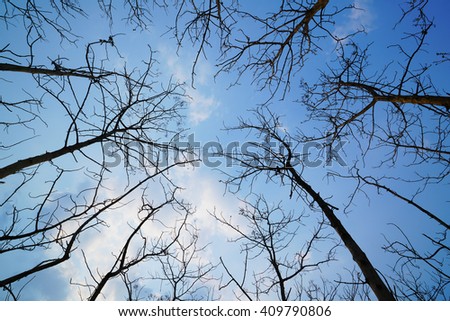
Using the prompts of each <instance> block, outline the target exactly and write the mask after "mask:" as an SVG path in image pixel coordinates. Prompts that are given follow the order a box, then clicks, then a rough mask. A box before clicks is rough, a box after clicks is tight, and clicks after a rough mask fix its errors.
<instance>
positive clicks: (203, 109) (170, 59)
mask: <svg viewBox="0 0 450 321" xmlns="http://www.w3.org/2000/svg"><path fill="white" fill-rule="evenodd" d="M159 52H160V53H161V57H162V58H161V59H163V63H165V65H166V66H167V69H168V74H170V75H172V76H173V78H174V80H175V81H177V82H179V83H184V84H186V87H185V90H186V95H187V96H188V97H189V98H188V100H187V103H188V116H189V120H190V121H191V123H192V124H193V125H197V124H199V123H201V122H203V121H205V120H207V119H208V118H209V117H210V116H211V115H212V113H213V111H214V110H215V108H216V107H217V106H218V105H219V103H218V101H217V99H216V98H215V97H214V94H212V93H211V88H210V87H209V86H208V85H209V84H210V82H211V81H213V78H214V77H213V75H212V69H211V66H210V65H209V64H208V62H206V61H198V63H197V65H196V70H195V79H194V81H195V88H194V87H192V86H191V85H192V77H191V73H192V65H191V62H192V61H194V59H193V57H191V56H192V54H193V53H189V52H183V53H178V54H176V53H175V51H174V50H173V49H172V50H171V48H169V47H167V46H161V47H160V49H159ZM186 57H188V58H186ZM186 62H187V63H186Z"/></svg>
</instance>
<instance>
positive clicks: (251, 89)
mask: <svg viewBox="0 0 450 321" xmlns="http://www.w3.org/2000/svg"><path fill="white" fill-rule="evenodd" d="M437 2H440V5H436V6H435V8H439V10H436V11H435V12H432V15H434V16H435V18H436V24H438V25H439V29H436V32H434V33H433V34H432V35H431V36H430V39H431V41H430V44H429V46H428V47H427V50H429V51H431V52H444V51H446V50H447V49H448V34H446V33H444V30H450V25H449V19H447V17H446V15H447V13H448V10H445V8H447V9H450V5H449V2H448V1H444V0H442V1H437ZM258 3H259V5H258V9H259V11H261V12H265V9H266V7H265V5H267V7H269V6H270V5H268V2H258ZM263 3H264V4H265V5H264V4H263ZM354 4H355V8H354V9H351V10H350V11H348V12H347V13H344V14H342V18H341V19H342V20H341V21H339V22H340V23H337V27H336V29H335V34H336V35H338V36H339V35H344V34H348V33H349V32H353V31H357V30H360V29H361V28H362V27H364V29H365V32H366V33H365V34H362V35H360V36H358V37H359V38H358V39H361V41H363V42H367V43H371V42H373V43H374V44H373V47H374V50H373V53H372V56H373V57H374V60H373V61H374V63H373V66H372V67H371V68H372V69H373V72H376V71H377V69H379V68H382V67H383V66H385V65H386V64H388V63H389V60H388V59H389V56H391V55H395V54H396V53H395V52H396V49H395V48H392V47H391V48H388V46H389V45H390V44H392V43H395V38H393V36H392V37H391V34H392V35H394V34H395V33H394V32H392V26H393V22H394V21H396V19H398V17H399V10H398V2H396V1H382V2H381V1H375V0H358V1H354ZM90 5H91V6H93V10H92V11H91V10H86V11H87V12H96V11H95V10H96V9H94V7H95V5H96V3H95V2H91V3H90ZM119 11H120V9H119ZM71 20H72V19H71ZM167 25H170V18H169V19H168V18H167V17H165V16H164V15H163V14H159V13H158V14H157V15H155V16H154V22H153V25H152V26H151V27H150V29H149V30H148V31H140V30H135V31H131V28H130V26H129V25H126V24H125V23H123V22H121V21H120V20H119V19H116V20H115V21H114V23H113V24H112V25H111V26H110V25H109V22H108V21H107V20H106V19H101V18H99V17H98V16H97V15H96V14H95V13H92V14H90V15H89V17H88V18H83V17H79V18H77V19H75V20H74V21H73V26H74V32H76V33H77V34H81V35H83V38H81V39H80V40H78V47H77V48H74V47H73V46H68V45H67V44H65V43H64V42H63V43H59V42H58V40H57V37H56V36H55V35H51V38H50V39H49V40H48V41H47V42H44V43H42V44H38V45H37V46H38V47H37V48H39V55H38V57H43V58H41V60H40V61H37V62H36V63H37V64H45V65H50V64H49V60H51V59H56V58H58V57H60V58H62V57H67V58H69V60H68V61H69V62H68V64H70V65H71V66H72V65H73V66H76V65H77V64H79V63H80V62H81V64H83V63H82V60H83V57H84V51H85V46H86V44H87V43H88V42H90V41H96V40H98V39H105V38H107V37H108V36H109V35H110V34H117V36H116V37H115V42H116V45H117V48H119V50H120V52H119V53H116V52H115V51H114V50H113V49H110V52H109V53H108V54H109V55H110V56H111V57H112V59H111V61H110V62H109V63H110V64H111V65H112V66H115V67H117V68H123V67H125V66H126V67H127V68H129V69H130V70H132V69H133V68H135V67H136V66H137V67H139V66H140V64H141V61H142V60H143V59H145V58H147V57H148V55H149V53H150V48H149V47H148V45H147V44H149V45H150V47H151V50H154V51H155V53H154V58H155V59H156V60H157V61H158V69H159V72H160V75H159V76H158V79H157V80H156V81H157V83H156V85H155V86H159V84H158V82H159V81H162V83H167V82H168V81H169V80H170V79H172V80H174V81H177V82H179V83H184V84H186V85H185V87H184V90H185V93H186V95H187V98H186V105H185V106H186V116H187V122H186V126H187V127H188V128H189V129H188V130H187V132H186V133H185V135H186V136H187V135H189V134H194V136H195V140H196V141H198V142H200V146H202V147H203V146H205V144H207V143H208V142H211V141H217V140H218V141H220V142H222V143H223V146H226V144H227V143H229V142H238V143H239V144H241V145H242V144H243V143H244V142H246V141H248V140H255V137H251V136H250V137H248V136H246V135H245V133H236V132H232V133H228V132H227V131H224V130H223V128H224V125H234V124H236V123H237V116H242V117H243V118H248V117H251V112H249V110H250V109H254V108H255V107H257V105H258V104H260V103H263V102H264V101H265V99H266V98H267V97H266V96H267V95H266V94H264V93H261V92H260V91H259V89H258V88H257V87H256V86H254V85H252V84H251V80H250V79H249V78H248V75H246V76H245V77H243V78H242V79H241V81H240V82H241V83H242V85H241V86H239V85H236V86H231V87H229V84H230V83H232V82H233V81H234V77H235V75H234V74H220V75H219V76H217V77H215V66H214V63H215V62H214V60H208V59H205V58H203V56H200V59H199V61H198V64H197V66H196V69H195V71H196V76H195V82H194V86H192V77H191V72H192V69H191V68H192V61H193V59H194V57H195V55H196V52H195V51H194V50H193V49H192V48H191V47H189V46H187V45H186V44H185V45H184V46H182V47H181V48H177V47H176V45H175V41H174V39H171V33H170V32H167ZM443 26H444V27H443ZM246 27H248V28H252V26H246ZM14 30H16V29H13V28H11V29H10V30H9V31H6V30H4V26H0V33H1V34H2V35H4V36H2V37H3V38H2V43H3V42H11V43H14V42H13V39H14V37H15V36H17V35H15V34H14V33H15V32H16V31H14ZM438 30H439V31H438ZM396 35H397V36H398V33H397V34H396ZM334 46H335V44H334V43H333V42H332V41H330V40H329V39H328V40H327V42H324V43H323V48H324V50H323V51H322V52H320V53H319V54H318V55H317V56H315V57H311V59H310V63H309V64H307V67H306V68H305V69H304V70H302V72H301V75H299V76H298V77H297V78H295V79H294V82H295V83H294V85H292V90H291V91H290V92H289V94H288V96H287V97H286V99H285V100H283V101H281V100H278V99H275V100H273V101H272V102H271V103H270V107H271V108H272V110H273V111H274V112H275V113H277V114H280V115H284V117H282V118H281V119H282V124H281V125H282V126H283V128H284V129H286V130H287V131H291V130H295V128H296V127H297V126H298V125H299V124H300V123H301V122H303V121H304V120H305V114H304V110H303V109H302V106H300V105H299V104H297V103H295V101H296V100H297V99H299V98H300V97H299V94H298V92H297V91H296V89H295V88H296V87H295V84H297V83H298V82H299V81H300V79H304V80H308V79H311V80H314V79H315V78H316V77H317V75H318V73H317V72H318V67H319V66H317V65H316V62H317V63H318V62H321V61H322V62H323V61H327V62H330V63H331V62H332V61H331V58H330V56H332V55H331V52H330V50H333V48H334ZM21 49H22V50H25V49H26V48H21ZM206 50H207V53H209V52H212V51H213V50H214V49H209V48H207V49H206ZM45 57H48V59H46V58H45ZM62 61H63V62H64V60H62ZM394 68H395V66H394ZM447 71H448V70H447ZM448 74H449V73H448V72H445V71H444V70H443V71H442V73H440V74H439V73H438V74H437V77H438V78H437V79H438V81H437V82H442V81H447V78H448ZM26 77H27V76H26V75H16V74H11V75H8V76H7V77H6V76H5V77H4V78H8V79H11V80H12V82H10V83H8V82H5V81H3V80H2V84H1V92H0V94H1V96H2V97H3V98H8V99H12V98H14V97H17V98H18V99H19V97H26V96H27V94H26V93H24V92H17V91H16V92H15V91H14V88H16V86H15V84H16V83H21V82H24V81H26ZM81 88H82V84H81V83H80V92H82V89H81ZM46 101H47V102H48V104H47V105H46V106H47V109H46V110H45V111H44V113H45V116H46V117H45V124H44V123H41V125H40V126H41V127H39V128H38V129H37V130H36V132H37V136H36V137H35V138H33V139H32V140H30V141H29V142H28V143H26V144H25V145H24V146H26V148H24V149H22V150H20V151H19V152H16V153H15V154H14V155H10V154H7V153H6V154H5V153H4V152H3V154H2V156H1V158H0V159H1V163H2V164H6V163H10V162H12V161H13V160H15V159H20V158H23V157H27V156H29V155H35V154H39V153H43V152H45V151H49V150H52V149H56V148H58V146H61V145H62V143H63V142H64V138H65V137H63V136H61V135H60V134H57V133H65V128H66V127H67V120H64V121H62V119H64V118H65V117H64V111H62V110H51V108H52V103H51V99H47V98H46ZM93 103H94V102H93ZM5 114H6V113H5V111H0V115H1V117H5ZM302 126H303V128H301V129H302V130H304V131H305V132H308V131H312V132H313V131H314V128H313V127H308V123H303V125H302ZM11 130H14V129H11ZM2 135H3V134H2ZM7 136H8V138H9V137H11V135H7ZM22 136H23V137H24V138H26V137H29V136H30V131H28V132H27V133H17V134H14V137H16V140H21V138H22ZM31 136H33V135H31ZM184 139H187V138H186V137H185V138H184ZM1 140H2V143H3V144H4V143H5V142H4V141H3V139H1ZM353 148H354V147H353V146H352V145H351V143H349V144H348V145H347V146H345V148H344V149H345V150H346V151H348V155H349V157H353V156H355V155H354V149H353ZM206 151H208V150H206ZM98 153H100V151H99V150H98V149H93V150H92V155H97V154H98ZM201 154H202V155H200V157H201V158H203V157H205V150H202V151H201ZM71 157H72V156H71ZM213 160H219V161H221V164H222V167H221V168H222V169H227V168H225V167H224V165H225V160H224V159H220V158H218V159H212V161H213ZM72 161H73V160H72ZM58 162H60V163H61V164H63V163H64V162H70V161H69V160H67V159H61V160H58ZM72 164H74V165H71V166H74V168H75V165H76V163H73V162H72ZM91 166H95V165H91ZM120 166H123V164H121V165H120ZM228 169H229V168H228ZM345 170H346V168H342V167H339V165H336V164H334V165H333V166H326V164H324V163H322V164H321V165H320V166H318V167H316V168H308V169H307V171H305V173H304V174H305V177H306V178H307V179H308V181H309V183H310V184H311V185H312V186H314V187H315V188H317V189H318V190H320V191H321V195H326V196H330V197H331V199H330V200H329V201H330V203H332V204H333V205H335V206H337V207H339V208H343V207H345V205H346V203H347V202H348V201H349V200H348V199H347V196H348V194H349V191H350V190H352V188H354V185H352V184H351V183H350V184H347V183H342V181H340V182H338V183H334V182H333V181H327V179H326V178H324V176H325V175H326V173H327V172H331V171H341V172H344V171H345ZM397 170H398V169H393V171H394V172H395V171H397ZM407 170H409V169H407ZM169 175H170V177H171V178H172V179H174V180H175V181H176V182H177V183H178V184H180V185H181V186H183V188H184V190H183V191H181V193H180V195H182V197H183V198H184V199H185V200H186V201H188V202H191V203H192V204H193V206H194V207H195V209H196V212H195V214H194V215H193V222H195V226H196V227H197V228H198V229H199V230H200V237H199V242H200V243H201V244H203V245H205V244H208V243H210V245H209V247H208V248H207V250H206V251H205V253H204V254H203V255H204V256H205V257H204V260H210V261H211V262H214V263H215V264H217V263H218V259H219V257H221V256H223V258H224V260H225V261H226V263H227V264H228V266H229V267H230V269H232V270H233V271H236V273H239V271H240V269H242V264H243V262H242V260H243V257H242V255H241V257H239V259H237V260H236V259H234V258H235V257H236V255H235V254H234V253H238V252H239V250H240V249H239V244H234V243H230V242H227V240H229V239H232V238H233V237H235V234H234V233H233V232H232V231H231V230H230V229H227V228H225V227H224V226H222V225H218V224H217V222H216V221H215V220H214V219H213V218H212V216H211V215H210V214H209V213H210V212H213V211H214V210H215V211H217V213H223V214H224V216H226V217H228V216H236V213H237V210H238V207H239V206H240V205H242V202H241V201H240V200H238V199H237V198H236V197H234V195H232V194H230V193H225V187H224V185H223V184H222V183H221V182H220V179H222V178H223V175H222V174H221V173H220V171H218V170H217V168H215V169H214V168H208V167H206V166H205V165H204V163H202V164H200V166H199V167H196V168H193V167H191V166H187V167H177V168H175V169H173V170H171V171H170V173H169ZM124 179H125V178H122V177H115V178H113V177H112V178H111V180H110V181H109V188H110V189H111V190H112V191H114V190H115V189H120V188H122V187H123V184H124V182H123V180H124ZM84 183H85V180H84V178H83V177H73V180H68V181H67V182H66V188H67V190H68V191H79V190H82V189H83V188H82V186H83V184H84ZM156 185H157V184H155V188H156ZM42 186H48V182H47V183H43V185H42ZM401 188H407V187H405V186H401ZM33 189H35V190H36V191H38V190H39V186H38V183H34V185H33V186H32V187H30V190H33ZM255 190H256V191H258V192H261V193H265V194H266V195H268V198H270V200H271V201H272V202H278V201H279V200H286V202H285V203H286V207H287V208H293V209H294V210H296V211H300V212H301V211H302V209H301V208H298V207H297V204H296V201H295V200H289V199H288V194H289V188H287V187H286V188H278V186H276V185H275V184H270V183H269V184H266V182H264V179H262V177H261V178H260V179H259V181H258V185H257V186H256V187H255ZM63 192H64V191H63ZM5 193H6V192H5V191H4V190H3V191H2V192H1V194H5ZM72 193H74V194H76V193H75V192H72ZM376 194H377V193H376V191H372V192H368V196H369V198H370V199H371V200H370V201H365V200H364V196H363V195H358V196H357V199H355V201H354V203H355V204H358V205H357V206H351V207H350V209H351V212H350V213H349V214H348V215H342V216H340V219H341V220H342V222H343V223H344V225H345V226H348V227H349V230H350V233H351V234H353V235H354V237H355V239H356V240H357V241H360V242H361V247H362V248H363V249H365V250H366V251H367V253H370V258H371V259H374V263H375V265H376V266H383V265H384V264H386V263H387V262H388V261H389V260H386V256H385V255H384V253H383V252H382V250H381V249H380V248H381V246H382V245H384V244H385V239H384V238H383V235H381V233H379V231H380V230H381V231H383V230H386V228H388V229H390V228H392V226H390V225H387V224H388V223H392V222H397V221H402V222H405V221H409V222H410V224H407V225H406V227H407V229H409V230H411V231H416V230H417V225H418V223H416V222H415V219H416V216H414V215H415V213H410V210H409V209H408V208H407V207H403V206H400V205H397V204H396V201H395V200H391V199H390V198H389V197H388V196H386V195H383V196H381V197H376V196H378V195H376ZM445 194H446V191H445V190H444V189H443V188H439V187H436V191H435V194H434V195H435V197H436V198H440V197H444V196H445ZM244 195H245V193H244ZM420 201H423V202H429V203H433V200H431V199H420ZM391 202H392V205H391V206H390V210H386V207H385V204H386V203H391ZM136 209H137V205H136V204H135V203H133V202H131V203H130V204H127V205H125V206H124V207H123V208H121V209H120V210H119V212H122V213H123V215H117V216H116V217H115V218H114V221H110V222H107V223H108V225H109V227H108V229H109V232H108V234H107V235H109V236H110V237H109V238H105V237H103V236H101V235H103V234H100V233H99V232H96V231H92V233H91V234H89V236H87V237H86V239H85V240H84V241H85V242H87V243H88V244H89V246H88V248H87V249H86V250H85V254H86V257H88V258H90V259H89V260H90V261H89V263H90V264H91V265H92V266H98V267H101V268H103V269H104V270H103V271H102V272H105V271H106V269H108V267H109V265H110V263H111V260H112V259H113V256H111V253H114V252H115V249H116V251H117V246H118V245H120V244H122V243H123V239H122V237H123V235H122V232H121V229H122V228H123V227H124V226H125V227H127V226H128V224H133V223H136V222H135V221H134V220H135V219H136V217H135V215H134V214H132V215H129V213H134V212H136ZM436 209H437V210H442V212H444V210H445V209H444V208H443V207H441V206H439V207H437V208H436ZM165 214H166V215H170V213H165ZM442 214H444V213H442ZM419 216H420V215H419ZM419 216H417V219H418V220H419V219H421V223H420V224H423V222H424V220H423V218H419ZM413 217H414V219H413ZM235 220H236V222H237V224H239V223H240V224H244V222H239V220H240V218H239V217H237V216H236V218H235ZM167 221H169V220H167ZM0 222H1V221H0ZM158 227H159V226H157V225H155V226H150V227H149V228H148V229H146V232H148V234H149V235H156V234H157V233H158ZM105 235H106V233H105ZM100 236H101V237H100ZM339 251H340V253H341V254H340V255H342V257H344V258H345V259H343V260H342V261H340V263H339V264H342V265H343V266H345V265H346V263H348V264H350V265H351V258H350V257H348V254H345V249H341V250H339ZM116 254H117V253H116ZM39 255H42V253H39ZM105 256H106V259H105ZM21 259H22V257H21ZM2 260H5V259H3V258H2ZM15 261H16V259H15V258H7V259H6V261H2V265H3V266H4V267H7V268H5V269H2V272H1V273H0V276H3V274H7V273H8V271H10V270H11V269H13V268H14V264H15V263H14V262H15ZM52 271H55V272H54V273H51V272H45V273H42V274H39V275H37V276H36V279H35V280H33V281H32V282H33V283H32V285H28V287H29V288H31V289H33V290H32V291H29V292H27V291H26V294H25V295H24V296H23V298H24V299H37V300H39V299H44V300H46V299H78V294H74V293H77V290H76V286H74V285H70V284H68V282H67V280H68V279H73V282H74V283H77V282H79V283H82V282H83V279H84V277H86V275H87V272H86V267H85V264H84V260H83V257H82V255H81V253H77V254H76V255H75V257H74V258H73V259H72V260H70V261H69V262H67V263H64V264H63V265H61V266H58V267H55V268H54V269H53V270H52ZM80 271H83V272H80ZM332 272H333V271H332V269H331V271H327V272H323V273H330V275H331V273H332ZM139 273H144V271H141V270H138V271H135V272H134V274H135V275H139ZM217 273H218V276H219V275H220V274H221V273H223V271H220V272H217ZM316 275H320V273H317V274H316ZM47 282H52V284H53V285H54V286H52V289H51V290H48V288H47V284H48V283H47ZM211 282H212V281H211ZM122 287H123V285H122V284H120V283H112V284H111V285H109V287H108V290H107V291H106V293H105V297H104V299H123V292H122V291H121V290H123V288H122ZM156 288H157V287H156ZM153 289H155V287H153ZM81 291H82V293H81V294H82V295H83V296H86V292H85V290H83V289H82V290H81ZM155 291H156V292H157V290H155ZM227 291H228V290H227ZM227 291H224V292H223V293H225V294H221V298H222V299H233V295H232V293H231V291H228V292H227ZM162 292H164V289H163V290H162Z"/></svg>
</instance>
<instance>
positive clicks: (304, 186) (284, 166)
mask: <svg viewBox="0 0 450 321" xmlns="http://www.w3.org/2000/svg"><path fill="white" fill-rule="evenodd" d="M265 112H266V113H267V114H266V113H265ZM255 116H256V119H257V121H256V122H251V121H244V120H241V121H240V123H239V125H238V126H237V127H234V128H230V130H231V129H233V130H246V131H247V130H250V131H253V132H254V134H255V135H256V137H259V138H261V137H264V141H263V142H255V143H253V146H254V147H255V149H254V150H252V152H248V153H246V152H243V153H235V154H228V155H227V156H228V157H230V158H232V159H233V160H235V161H237V162H238V163H239V164H240V167H241V170H240V171H238V172H237V173H228V175H230V177H229V178H228V179H227V180H226V181H225V183H226V184H228V185H230V186H231V188H232V189H234V190H235V191H239V190H240V189H241V188H242V187H243V184H244V182H246V181H247V180H249V181H250V184H252V183H253V181H254V180H255V177H256V176H259V175H267V180H268V181H270V182H275V183H277V184H280V185H282V186H283V185H288V186H290V189H291V190H290V195H288V197H294V196H296V197H297V198H298V199H299V200H301V201H302V204H303V205H306V206H308V207H309V208H310V209H311V210H312V211H319V212H321V213H323V215H324V216H325V217H326V219H327V221H328V223H329V224H330V226H331V227H332V228H333V229H334V230H335V231H336V233H337V234H338V235H339V237H340V239H341V240H342V242H343V244H344V245H345V247H346V248H347V249H348V250H349V252H350V253H351V255H352V257H353V260H354V261H355V263H356V264H357V265H358V266H359V268H360V269H361V272H362V273H363V274H364V276H365V281H366V282H367V283H368V284H369V285H370V287H371V288H372V291H373V292H374V293H375V295H376V296H377V298H378V299H380V300H394V296H393V294H392V292H391V290H390V289H389V287H388V286H387V285H386V284H385V282H384V281H383V279H382V278H381V276H380V275H379V274H378V272H377V270H376V269H375V267H374V266H373V265H372V263H371V261H370V260H369V259H368V257H367V256H366V254H365V253H364V251H363V250H362V249H361V247H360V246H359V245H358V243H357V242H356V241H355V240H354V239H353V237H352V236H351V234H350V233H349V232H348V230H347V229H346V228H345V227H344V226H343V225H342V223H341V222H340V220H339V219H338V217H337V216H336V214H335V212H336V211H339V209H338V208H337V207H336V206H334V205H332V204H330V203H329V202H328V201H327V199H326V198H325V197H323V196H321V195H320V192H319V191H316V190H315V189H314V188H313V187H312V186H311V185H310V184H309V183H308V182H307V181H306V179H305V178H304V177H303V174H302V173H303V171H304V170H305V169H306V168H307V166H308V165H307V164H305V163H302V162H301V158H300V157H301V154H299V153H298V152H296V150H295V148H294V147H293V146H298V144H299V142H298V141H295V138H294V137H291V136H289V134H288V133H287V132H284V133H283V132H280V131H279V129H278V128H279V127H280V124H281V123H280V120H279V118H278V117H276V116H275V115H274V114H273V113H271V112H270V111H267V109H265V110H257V111H255ZM271 140H272V141H274V142H276V144H277V146H278V147H279V148H278V149H274V148H273V146H271V145H270V144H266V143H267V141H271Z"/></svg>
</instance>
